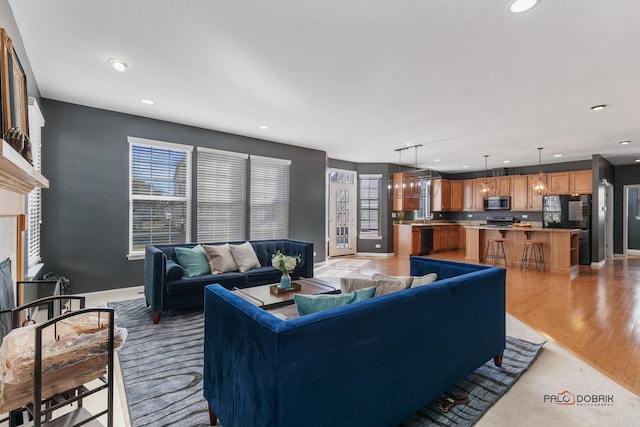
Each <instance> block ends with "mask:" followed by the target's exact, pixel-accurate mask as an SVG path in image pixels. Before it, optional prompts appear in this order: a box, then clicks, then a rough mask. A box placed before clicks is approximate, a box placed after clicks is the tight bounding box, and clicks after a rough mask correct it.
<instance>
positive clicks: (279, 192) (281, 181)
mask: <svg viewBox="0 0 640 427" xmlns="http://www.w3.org/2000/svg"><path fill="white" fill-rule="evenodd" d="M250 165H251V166H250V175H251V179H250V181H251V182H250V189H249V207H250V211H251V218H250V224H249V234H250V238H251V239H286V238H287V237H288V236H289V166H290V165H291V161H289V160H282V159H273V158H269V157H260V156H251V158H250Z"/></svg>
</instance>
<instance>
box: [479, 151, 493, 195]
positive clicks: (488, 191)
mask: <svg viewBox="0 0 640 427" xmlns="http://www.w3.org/2000/svg"><path fill="white" fill-rule="evenodd" d="M488 158H489V155H488V154H485V155H484V179H483V180H482V183H481V184H480V194H482V196H483V197H489V196H491V195H493V186H492V185H491V184H489V183H488V182H487V170H488V169H487V159H488Z"/></svg>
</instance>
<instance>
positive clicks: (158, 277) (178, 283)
mask: <svg viewBox="0 0 640 427" xmlns="http://www.w3.org/2000/svg"><path fill="white" fill-rule="evenodd" d="M249 242H250V243H251V246H253V249H254V251H255V253H256V255H257V257H258V260H259V261H260V265H261V267H260V268H254V269H251V270H248V271H246V272H244V273H242V272H240V271H233V272H228V273H221V274H205V275H202V276H196V277H186V276H183V275H182V269H181V268H176V267H177V266H178V264H177V262H178V259H177V257H176V253H175V251H174V248H175V247H183V248H192V247H194V246H196V245H197V243H188V244H182V245H170V246H152V245H149V246H147V247H146V249H145V256H144V295H145V298H146V300H147V306H149V307H150V309H151V312H152V313H153V322H154V323H158V322H159V321H160V315H161V313H162V312H163V311H165V310H179V309H188V308H197V307H202V305H203V304H204V287H205V286H206V285H209V284H211V283H218V284H220V285H222V286H224V287H225V288H227V289H233V288H234V287H237V288H247V287H251V286H259V285H266V284H269V283H277V282H279V281H280V277H281V276H282V273H280V271H279V270H278V269H277V268H275V267H273V266H272V265H271V255H273V254H274V253H276V251H278V250H279V251H280V252H282V253H283V254H285V255H292V256H298V255H300V262H298V265H297V266H296V268H295V270H293V272H291V274H290V275H291V278H292V279H299V278H300V277H313V243H311V242H305V241H301V240H292V239H272V240H250V241H249ZM224 243H225V242H216V243H203V244H204V245H223V244H224ZM226 243H229V244H230V245H236V244H242V243H244V242H226ZM176 272H177V274H176Z"/></svg>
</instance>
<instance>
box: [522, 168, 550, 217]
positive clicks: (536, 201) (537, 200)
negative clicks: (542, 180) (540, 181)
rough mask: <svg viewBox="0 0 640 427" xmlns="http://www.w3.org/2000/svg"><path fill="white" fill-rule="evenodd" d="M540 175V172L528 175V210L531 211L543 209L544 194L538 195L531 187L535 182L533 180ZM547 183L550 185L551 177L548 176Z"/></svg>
mask: <svg viewBox="0 0 640 427" xmlns="http://www.w3.org/2000/svg"><path fill="white" fill-rule="evenodd" d="M537 177H538V174H535V175H527V190H528V194H527V210H529V211H538V212H540V211H542V195H540V196H538V195H537V194H536V193H534V192H533V190H532V189H531V185H532V184H533V180H534V179H536V178H537ZM547 185H549V179H548V178H547Z"/></svg>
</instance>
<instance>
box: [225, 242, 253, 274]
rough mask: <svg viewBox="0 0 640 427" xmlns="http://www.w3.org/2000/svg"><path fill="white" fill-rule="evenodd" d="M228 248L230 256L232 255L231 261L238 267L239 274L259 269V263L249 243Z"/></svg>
mask: <svg viewBox="0 0 640 427" xmlns="http://www.w3.org/2000/svg"><path fill="white" fill-rule="evenodd" d="M229 248H231V255H233V259H234V260H235V262H236V264H237V265H238V270H240V271H241V272H243V273H244V272H245V271H247V270H251V269H252V268H258V267H260V261H258V257H257V256H256V252H255V251H254V250H253V246H251V243H249V242H244V243H243V244H241V245H229Z"/></svg>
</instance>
